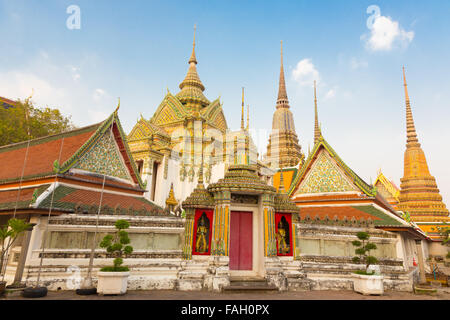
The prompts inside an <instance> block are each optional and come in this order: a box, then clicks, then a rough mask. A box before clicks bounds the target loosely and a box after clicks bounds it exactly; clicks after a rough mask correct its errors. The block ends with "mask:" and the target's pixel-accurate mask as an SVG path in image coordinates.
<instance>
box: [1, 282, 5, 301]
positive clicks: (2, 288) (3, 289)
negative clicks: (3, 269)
mask: <svg viewBox="0 0 450 320" xmlns="http://www.w3.org/2000/svg"><path fill="white" fill-rule="evenodd" d="M5 289H6V281H0V297H1V296H2V295H3V294H4V293H5Z"/></svg>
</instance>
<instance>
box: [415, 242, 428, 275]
mask: <svg viewBox="0 0 450 320" xmlns="http://www.w3.org/2000/svg"><path fill="white" fill-rule="evenodd" d="M416 248H417V259H418V260H419V261H418V263H419V271H420V283H427V280H426V277H425V265H424V263H423V261H424V259H423V250H422V240H416Z"/></svg>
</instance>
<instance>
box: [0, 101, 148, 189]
mask: <svg viewBox="0 0 450 320" xmlns="http://www.w3.org/2000/svg"><path fill="white" fill-rule="evenodd" d="M111 126H112V132H113V135H114V137H115V138H116V142H117V146H118V148H119V151H120V152H121V154H122V156H123V159H124V162H125V165H126V167H127V169H128V170H129V173H130V175H131V177H132V179H133V181H134V183H136V184H137V185H139V186H140V187H141V188H142V189H143V188H144V185H143V183H142V180H141V178H140V176H139V174H138V171H137V168H136V164H135V162H134V160H133V158H132V156H131V152H130V150H129V147H128V144H127V142H126V135H125V133H124V132H123V129H122V126H121V124H120V121H119V118H118V116H117V109H116V111H114V112H113V113H112V114H111V116H110V117H109V118H108V119H106V120H105V121H103V122H101V123H97V124H95V125H92V126H88V127H84V128H80V129H76V130H72V131H68V132H65V133H61V134H57V135H52V136H47V137H43V138H38V139H33V140H30V141H29V142H28V141H25V142H21V143H16V144H11V145H7V146H3V147H0V164H1V167H0V184H1V183H7V182H12V181H18V180H20V178H21V174H22V170H24V174H23V179H24V180H29V179H33V178H39V177H44V176H52V175H54V171H53V169H54V168H53V165H54V163H55V161H56V160H58V159H59V154H60V151H61V160H60V161H58V162H59V169H58V173H59V174H62V173H66V172H67V171H68V170H69V169H70V168H71V167H72V166H74V164H76V163H77V161H78V160H79V159H80V157H82V156H83V154H84V153H85V152H87V151H88V150H90V149H91V147H92V146H93V145H95V143H97V141H98V140H99V139H100V137H101V135H102V134H104V133H105V132H106V130H108V128H110V127H111ZM63 138H64V143H63ZM28 144H29V147H28ZM61 146H62V148H61ZM25 156H26V161H24V160H25ZM24 164H25V165H24Z"/></svg>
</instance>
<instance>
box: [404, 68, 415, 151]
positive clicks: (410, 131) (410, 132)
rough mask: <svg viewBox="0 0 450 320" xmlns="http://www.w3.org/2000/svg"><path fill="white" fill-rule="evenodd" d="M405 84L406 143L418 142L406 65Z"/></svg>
mask: <svg viewBox="0 0 450 320" xmlns="http://www.w3.org/2000/svg"><path fill="white" fill-rule="evenodd" d="M403 85H404V86H405V101H406V138H407V139H406V144H410V143H418V142H419V140H418V139H417V133H416V128H415V126H414V119H413V115H412V111H411V102H410V100H409V94H408V85H407V84H406V74H405V67H404V66H403Z"/></svg>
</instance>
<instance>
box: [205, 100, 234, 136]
mask: <svg viewBox="0 0 450 320" xmlns="http://www.w3.org/2000/svg"><path fill="white" fill-rule="evenodd" d="M202 115H203V117H204V118H205V119H206V121H207V122H208V123H209V124H210V125H211V126H213V127H215V128H217V129H219V130H220V131H222V132H225V131H226V130H227V129H228V125H227V120H226V119H225V115H224V114H223V109H222V105H221V104H220V100H219V99H216V100H214V101H213V102H212V103H211V104H210V105H209V106H207V107H206V108H204V109H203V110H202Z"/></svg>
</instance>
